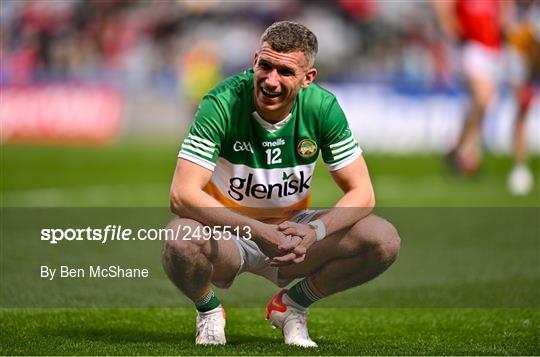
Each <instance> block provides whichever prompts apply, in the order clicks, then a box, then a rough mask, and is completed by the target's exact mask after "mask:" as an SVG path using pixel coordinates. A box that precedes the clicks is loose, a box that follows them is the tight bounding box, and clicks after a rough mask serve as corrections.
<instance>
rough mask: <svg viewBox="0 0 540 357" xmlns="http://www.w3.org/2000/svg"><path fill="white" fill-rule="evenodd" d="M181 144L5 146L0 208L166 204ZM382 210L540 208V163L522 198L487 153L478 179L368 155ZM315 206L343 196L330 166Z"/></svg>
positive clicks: (499, 160)
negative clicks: (532, 185)
mask: <svg viewBox="0 0 540 357" xmlns="http://www.w3.org/2000/svg"><path fill="white" fill-rule="evenodd" d="M176 153H177V147H176V146H174V145H171V146H166V145H164V146H149V145H143V144H139V145H136V144H129V145H118V146H114V147H110V148H101V149H95V148H62V147H24V146H3V147H2V149H1V155H2V160H1V161H2V163H1V164H2V175H1V182H0V192H1V193H2V197H1V198H2V206H17V207H21V206H22V207H35V206H39V207H42V206H46V207H50V206H53V207H61V206H70V207H73V206H76V207H80V206H94V207H111V206H123V207H137V206H139V207H140V206H142V207H147V206H154V207H166V206H168V192H169V186H170V181H171V178H172V174H173V171H174V166H175V162H176ZM365 158H366V161H367V163H368V166H369V169H370V174H371V177H372V180H373V184H374V187H375V193H376V198H377V205H378V206H379V207H389V206H401V207H411V206H413V207H433V206H435V207H441V206H443V207H471V206H472V207H475V206H480V207H494V206H497V207H516V206H536V207H538V206H540V191H539V186H540V185H538V177H539V172H540V160H539V158H538V157H535V158H533V159H532V160H531V165H532V166H531V167H532V170H533V172H534V173H535V176H536V181H537V185H536V186H535V188H534V190H533V192H531V193H530V194H529V195H527V196H524V197H513V196H511V195H510V194H509V193H508V192H507V190H506V175H507V174H508V171H509V169H510V167H511V161H510V159H509V158H507V157H492V156H488V157H487V158H486V160H485V162H484V165H483V167H482V171H481V172H480V174H479V175H478V177H474V178H472V179H465V178H462V177H456V176H453V175H449V174H448V173H447V171H446V169H445V167H444V165H443V164H442V160H441V158H440V157H439V156H436V155H424V156H380V155H371V154H370V153H369V152H368V153H366V154H365ZM313 184H314V187H315V188H317V189H315V190H313V205H314V206H317V207H325V206H331V205H332V204H333V203H335V202H336V200H337V198H338V197H339V195H340V191H339V189H338V188H337V187H336V186H335V185H334V184H333V183H332V182H331V179H330V176H329V174H328V173H327V171H326V170H325V169H324V165H318V169H317V170H316V173H315V177H314V183H313Z"/></svg>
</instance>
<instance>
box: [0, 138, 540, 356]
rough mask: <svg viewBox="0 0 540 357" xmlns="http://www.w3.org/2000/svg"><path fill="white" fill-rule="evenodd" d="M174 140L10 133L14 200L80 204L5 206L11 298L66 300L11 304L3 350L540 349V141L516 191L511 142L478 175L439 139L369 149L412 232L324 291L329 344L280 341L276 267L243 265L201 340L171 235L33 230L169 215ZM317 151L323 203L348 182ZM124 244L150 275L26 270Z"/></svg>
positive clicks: (401, 224) (323, 337) (5, 186)
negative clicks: (348, 282)
mask: <svg viewBox="0 0 540 357" xmlns="http://www.w3.org/2000/svg"><path fill="white" fill-rule="evenodd" d="M176 151H177V147H176V146H175V145H161V146H152V145H143V144H129V145H117V146H113V147H108V148H100V149H94V148H63V147H24V146H2V147H1V171H2V173H1V182H0V194H1V203H2V207H6V206H7V207H71V208H70V209H65V210H64V211H61V210H60V211H56V212H55V211H52V210H50V211H47V210H45V211H39V210H33V211H32V210H30V211H20V212H19V213H20V214H19V213H18V211H15V210H13V209H11V210H7V211H6V210H3V211H2V246H1V253H2V261H1V262H0V265H1V268H2V275H1V280H0V282H1V285H2V286H1V289H0V290H1V291H0V298H1V299H0V300H1V302H2V304H1V306H2V307H6V306H9V307H15V306H23V307H25V306H27V307H40V306H41V307H43V306H52V307H54V308H32V309H20V308H5V309H2V310H0V315H1V316H0V321H1V322H0V324H1V328H2V334H1V341H0V342H1V343H0V353H1V354H17V355H18V354H29V355H32V354H50V355H59V354H60V355H71V354H85V355H86V354H108V355H123V354H144V355H148V354H150V355H151V354H156V355H164V354H167V355H171V354H191V355H193V354H199V355H201V354H233V355H245V354H266V355H285V354H326V355H329V354H342V355H343V354H367V355H380V354H382V355H394V354H399V355H426V354H427V355H433V354H434V355H475V354H486V355H507V354H511V355H538V354H540V347H539V334H538V331H539V329H540V323H539V314H540V309H539V307H538V304H539V301H540V290H539V289H540V223H539V220H538V207H540V194H539V190H538V187H539V186H540V185H538V177H539V168H540V164H539V162H540V160H539V159H538V157H536V158H534V159H533V160H532V161H531V164H532V168H533V171H534V173H535V177H536V181H537V182H536V183H537V184H536V186H535V189H534V191H533V192H532V193H531V194H529V195H527V196H524V197H513V196H511V195H510V194H509V193H508V192H507V190H506V186H505V185H506V175H507V174H508V170H509V169H510V166H511V161H510V159H509V158H507V157H493V156H488V157H486V160H485V162H484V165H483V169H482V171H481V172H480V174H479V176H478V177H475V178H472V179H465V178H461V177H456V176H452V175H449V174H448V173H447V172H446V170H445V168H444V166H443V165H442V161H441V159H440V157H438V156H436V155H420V156H418V155H417V156H387V155H385V156H382V155H370V154H369V153H366V160H367V162H368V165H369V168H370V173H371V177H372V180H373V183H374V186H375V191H376V196H377V205H378V207H379V208H378V212H379V213H380V214H381V215H384V216H385V217H387V218H388V219H390V220H391V221H392V222H393V223H394V224H395V225H396V226H397V227H398V229H399V230H400V233H401V235H402V239H403V246H402V252H401V256H400V258H399V259H398V261H397V262H396V264H395V265H394V266H392V268H391V269H390V270H389V271H388V272H387V273H385V274H383V275H382V276H381V277H379V278H378V279H376V280H374V281H373V282H371V283H369V284H367V285H365V286H363V287H359V288H356V289H352V290H350V291H347V292H345V293H342V294H338V295H336V296H334V297H331V298H329V299H325V300H322V301H321V302H320V303H318V305H317V306H319V307H318V308H314V309H313V311H312V314H311V317H310V326H311V334H312V337H313V338H314V339H316V340H317V341H318V342H319V343H320V345H321V348H320V349H318V350H315V351H312V350H310V351H305V350H302V349H295V348H287V347H285V346H283V344H282V342H281V337H280V335H279V333H278V332H277V331H273V330H271V329H269V328H268V325H267V324H266V323H265V322H264V321H263V319H262V316H263V311H262V307H263V306H264V304H265V302H266V300H267V299H268V298H269V297H270V296H271V294H273V293H275V291H276V288H275V287H273V286H272V285H271V284H270V283H268V282H267V281H265V280H263V279H260V278H257V277H253V276H249V275H243V276H241V277H240V278H239V279H238V281H237V283H236V284H235V285H234V286H233V288H232V289H231V290H230V291H228V292H222V291H220V292H219V296H220V298H221V299H222V301H224V303H225V304H226V307H227V312H228V316H229V319H228V328H227V331H228V332H227V333H228V338H229V342H230V344H229V346H227V347H221V348H213V349H212V348H210V349H200V348H195V347H194V346H193V342H192V341H193V333H194V331H193V329H194V312H193V309H191V308H189V309H185V308H177V309H171V308H167V307H165V306H168V307H171V306H182V307H186V306H190V303H189V302H188V301H187V300H186V299H185V298H181V297H179V294H178V293H177V292H176V290H175V289H174V287H173V286H172V285H171V284H170V283H169V282H168V281H167V279H166V278H165V276H164V274H163V272H162V270H161V267H160V262H159V248H160V245H159V244H151V245H141V244H140V245H136V244H130V245H128V246H119V247H116V248H114V247H113V246H110V247H106V248H100V247H97V246H94V247H91V246H85V247H83V246H82V245H81V246H76V245H71V246H69V245H65V246H62V247H60V248H58V247H56V248H55V247H46V246H43V245H41V242H37V243H36V241H34V240H32V237H36V234H35V232H34V231H32V229H33V228H35V227H37V226H39V225H40V224H42V222H43V220H44V221H45V222H51V221H54V220H53V219H52V218H54V219H57V220H58V219H64V221H65V222H73V221H75V220H77V219H84V218H85V217H88V216H89V212H91V211H85V210H81V209H76V207H162V208H163V209H162V210H161V211H160V212H165V213H159V214H160V215H163V214H164V215H165V216H166V215H167V214H168V213H167V209H166V207H167V205H168V202H167V200H168V198H167V196H168V190H169V185H170V179H171V177H172V173H173V170H174V165H175V161H176V158H175V156H176ZM319 166H320V167H319V169H318V170H317V171H316V173H315V177H314V183H313V186H314V190H313V194H314V197H313V205H314V206H318V207H327V206H330V205H332V204H333V203H334V202H335V201H336V200H337V198H338V197H339V194H340V193H339V190H338V189H337V188H336V186H335V185H334V184H333V183H332V182H331V178H330V176H329V175H328V173H327V172H326V171H325V170H324V167H323V166H322V165H319ZM409 207H416V208H409ZM433 207H447V208H433ZM459 207H469V208H459ZM471 207H476V208H471ZM494 207H495V208H494ZM520 207H521V208H520ZM524 207H536V208H524ZM133 209H134V210H135V211H128V210H121V209H117V210H116V211H115V210H110V211H106V210H100V211H99V212H100V213H99V214H98V215H101V216H100V219H107V218H109V217H114V219H119V217H118V216H113V215H118V212H124V213H123V214H124V215H127V216H130V217H131V219H132V220H135V221H137V222H139V223H140V222H145V220H151V219H152V217H154V216H156V215H157V213H158V211H155V210H151V211H150V210H141V209H138V210H137V209H136V208H133ZM141 212H142V213H144V214H141ZM154 213H155V214H154ZM48 214H52V215H53V217H52V218H51V220H48V219H49V218H50V217H48V216H47V215H48ZM6 217H8V218H9V220H6ZM13 217H15V218H13ZM27 217H35V218H34V219H32V220H31V221H29V220H28V218H27ZM39 218H41V219H42V220H41V221H40V219H39ZM124 218H125V217H123V218H122V219H124ZM60 221H61V220H60ZM28 222H31V223H28ZM10 229H11V230H10ZM13 232H16V233H14V234H12V233H13ZM7 233H9V234H7ZM119 256H123V258H122V259H123V260H122V261H123V262H125V263H126V264H128V263H129V264H135V263H137V262H139V263H140V262H143V263H144V264H148V265H149V266H150V267H151V268H152V269H153V272H154V276H153V278H152V279H151V280H150V281H148V282H145V283H138V282H133V281H131V282H129V281H127V282H126V281H121V282H118V283H115V282H108V283H107V282H103V283H101V282H88V281H84V280H83V281H79V282H72V283H70V284H65V283H63V282H53V283H54V284H57V285H54V284H48V283H46V282H45V281H42V280H40V279H38V278H36V279H35V280H32V279H28V278H27V277H28V276H33V277H35V274H36V273H35V272H37V270H36V269H37V267H38V266H39V264H40V263H43V262H45V263H51V264H53V263H54V264H57V263H58V264H60V263H70V264H72V263H73V264H76V263H77V262H86V261H95V260H96V259H102V260H103V261H105V262H107V261H110V262H112V261H114V260H117V259H119V258H118V257H119ZM36 264H37V265H36ZM25 274H27V275H25ZM100 284H101V285H100ZM126 292H128V293H126ZM61 306H83V307H88V306H102V307H99V308H73V309H62V308H56V307H61ZM103 306H156V307H153V308H147V307H144V308H143V307H140V308H131V309H111V308H106V307H103ZM157 306H162V307H157ZM242 306H248V307H242ZM339 306H348V307H347V308H344V307H341V308H337V307H339ZM366 307H367V308H366Z"/></svg>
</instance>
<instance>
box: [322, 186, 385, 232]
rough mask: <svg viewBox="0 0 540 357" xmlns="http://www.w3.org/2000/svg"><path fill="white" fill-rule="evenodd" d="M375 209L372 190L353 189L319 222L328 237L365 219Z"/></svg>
mask: <svg viewBox="0 0 540 357" xmlns="http://www.w3.org/2000/svg"><path fill="white" fill-rule="evenodd" d="M373 207H375V195H374V193H373V189H371V187H370V189H369V190H368V189H360V188H358V189H354V190H351V191H349V192H347V193H346V194H345V195H344V196H343V197H342V198H341V199H340V200H339V201H338V203H337V204H336V205H335V207H334V208H333V209H331V210H330V211H328V213H326V214H324V215H323V216H322V217H321V218H320V220H321V221H322V222H323V223H324V225H325V228H326V235H330V234H332V233H335V232H337V231H340V230H342V229H345V228H348V227H351V226H352V225H353V224H355V223H356V222H358V221H359V220H361V219H362V218H364V217H366V216H367V215H369V214H370V213H371V211H372V210H373Z"/></svg>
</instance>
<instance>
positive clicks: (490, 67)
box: [461, 41, 502, 83]
mask: <svg viewBox="0 0 540 357" xmlns="http://www.w3.org/2000/svg"><path fill="white" fill-rule="evenodd" d="M501 64H502V56H501V50H499V49H496V48H492V47H487V46H484V45H483V44H481V43H477V42H472V41H470V42H467V43H465V44H464V45H463V47H462V48H461V68H462V71H463V74H464V75H466V76H467V77H473V78H482V79H484V80H489V81H491V82H492V83H498V82H499V81H500V79H501V74H502V73H501Z"/></svg>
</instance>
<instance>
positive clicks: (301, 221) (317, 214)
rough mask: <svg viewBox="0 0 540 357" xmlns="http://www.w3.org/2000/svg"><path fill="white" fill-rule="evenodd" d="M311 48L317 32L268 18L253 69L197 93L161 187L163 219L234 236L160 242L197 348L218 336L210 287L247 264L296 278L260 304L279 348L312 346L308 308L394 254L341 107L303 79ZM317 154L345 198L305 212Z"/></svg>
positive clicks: (310, 72) (276, 277)
mask: <svg viewBox="0 0 540 357" xmlns="http://www.w3.org/2000/svg"><path fill="white" fill-rule="evenodd" d="M316 52H317V38H316V37H315V35H314V34H313V33H312V32H311V31H310V30H309V29H307V28H306V27H304V26H303V25H301V24H298V23H295V22H289V21H284V22H277V23H274V24H273V25H271V26H270V27H269V28H268V29H266V31H265V32H264V33H263V35H262V37H261V42H260V48H259V49H258V51H257V52H256V53H255V56H254V59H253V69H251V70H248V71H245V72H244V73H242V74H239V75H236V76H233V77H230V78H228V79H226V80H224V81H223V82H221V83H220V84H219V85H218V86H217V87H216V88H214V89H213V90H212V91H211V92H210V93H208V95H206V96H205V97H204V98H203V100H202V102H201V104H200V106H199V109H198V111H197V114H196V117H195V120H194V122H193V124H192V126H191V128H190V130H189V133H188V135H187V137H186V139H185V140H184V142H183V143H182V146H181V149H180V153H179V159H178V163H177V167H176V172H175V175H174V179H173V183H172V188H171V208H172V210H173V212H174V213H176V214H177V215H178V218H176V219H174V220H173V221H172V222H170V224H169V227H170V228H173V229H177V228H178V227H179V226H180V227H182V229H183V230H186V227H188V228H187V231H190V232H196V231H197V230H198V231H199V232H200V231H201V230H202V229H203V228H204V227H207V228H208V227H212V228H217V231H219V230H220V229H219V228H220V227H224V226H231V227H233V228H236V231H233V232H236V234H235V239H219V237H218V236H216V237H215V239H210V240H208V239H202V238H198V237H199V236H200V234H199V235H197V236H195V235H193V236H192V237H189V238H191V240H185V239H177V240H169V241H166V242H165V244H164V246H163V266H164V268H165V271H166V273H167V275H168V276H169V278H170V279H171V281H172V282H173V283H174V284H175V285H176V286H177V287H178V289H180V290H181V291H182V292H183V293H184V294H185V295H186V296H187V297H188V298H189V299H191V300H192V301H193V303H194V304H195V307H196V309H197V325H196V326H197V335H196V343H197V344H200V345H216V344H225V343H226V338H225V330H224V329H225V312H224V309H223V307H222V306H221V304H220V301H219V299H218V297H217V296H216V294H215V292H214V290H213V288H212V285H214V286H217V287H222V288H226V287H229V286H230V285H231V284H232V283H233V281H234V279H235V277H236V276H237V275H239V274H241V273H243V272H250V273H253V274H257V275H260V276H263V277H265V278H267V279H269V280H271V281H272V282H274V283H275V284H276V285H277V286H279V287H285V286H287V285H288V284H289V283H290V282H291V281H292V280H294V279H297V278H301V279H302V280H300V281H299V282H298V283H296V284H295V285H293V286H292V287H290V288H289V289H288V290H281V291H280V292H279V293H278V294H277V295H276V296H274V297H273V298H272V299H271V300H270V302H269V303H268V305H267V313H266V318H267V319H269V320H270V321H271V323H272V324H273V325H274V326H276V327H278V328H281V329H282V330H283V335H284V337H285V343H286V344H290V345H297V346H304V347H316V346H317V344H316V343H315V342H314V341H312V340H311V339H310V337H309V334H308V329H307V324H306V317H307V309H308V307H309V306H310V305H311V304H313V303H314V302H316V301H317V300H320V299H322V298H324V297H326V296H329V295H332V294H335V293H337V292H340V291H343V290H346V289H349V288H352V287H355V286H358V285H361V284H363V283H365V282H367V281H369V280H370V279H373V278H374V277H376V276H377V275H379V274H381V273H382V272H383V271H385V270H386V269H387V268H388V267H389V266H390V265H391V264H392V262H394V260H395V259H396V257H397V255H398V252H399V247H400V240H399V236H398V234H397V232H396V230H395V229H394V227H393V226H392V225H391V224H390V223H388V222H387V221H386V220H384V219H382V218H380V217H377V216H375V215H373V214H371V210H372V208H373V206H374V204H375V199H374V193H373V189H372V185H371V181H370V178H369V174H368V170H367V167H366V164H365V162H364V159H363V157H362V151H361V149H360V147H359V145H358V143H357V141H356V140H355V138H354V136H353V134H352V132H351V131H350V129H349V125H348V123H347V120H346V118H345V115H344V113H343V111H342V110H341V108H340V106H339V104H338V102H337V100H336V98H335V96H334V95H332V93H330V92H328V91H326V90H324V89H322V88H321V87H319V86H318V85H316V84H314V83H313V81H314V80H315V77H316V75H317V70H316V69H315V68H314V61H315V54H316ZM319 153H321V154H322V157H323V160H324V162H325V164H326V166H327V168H328V170H330V172H331V174H332V177H333V179H334V181H335V182H336V184H337V185H338V186H339V187H340V188H341V189H342V191H343V193H344V194H343V197H341V199H340V200H339V201H338V202H337V204H336V205H335V207H334V208H332V209H328V210H324V211H310V210H308V209H307V208H308V207H309V201H310V196H309V195H310V194H309V190H310V187H311V184H312V175H313V171H314V168H315V163H316V160H317V157H318V155H319ZM214 207H217V208H214ZM230 208H232V209H230ZM246 227H248V228H246ZM219 236H220V237H223V236H225V233H223V232H221V233H220V234H219Z"/></svg>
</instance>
